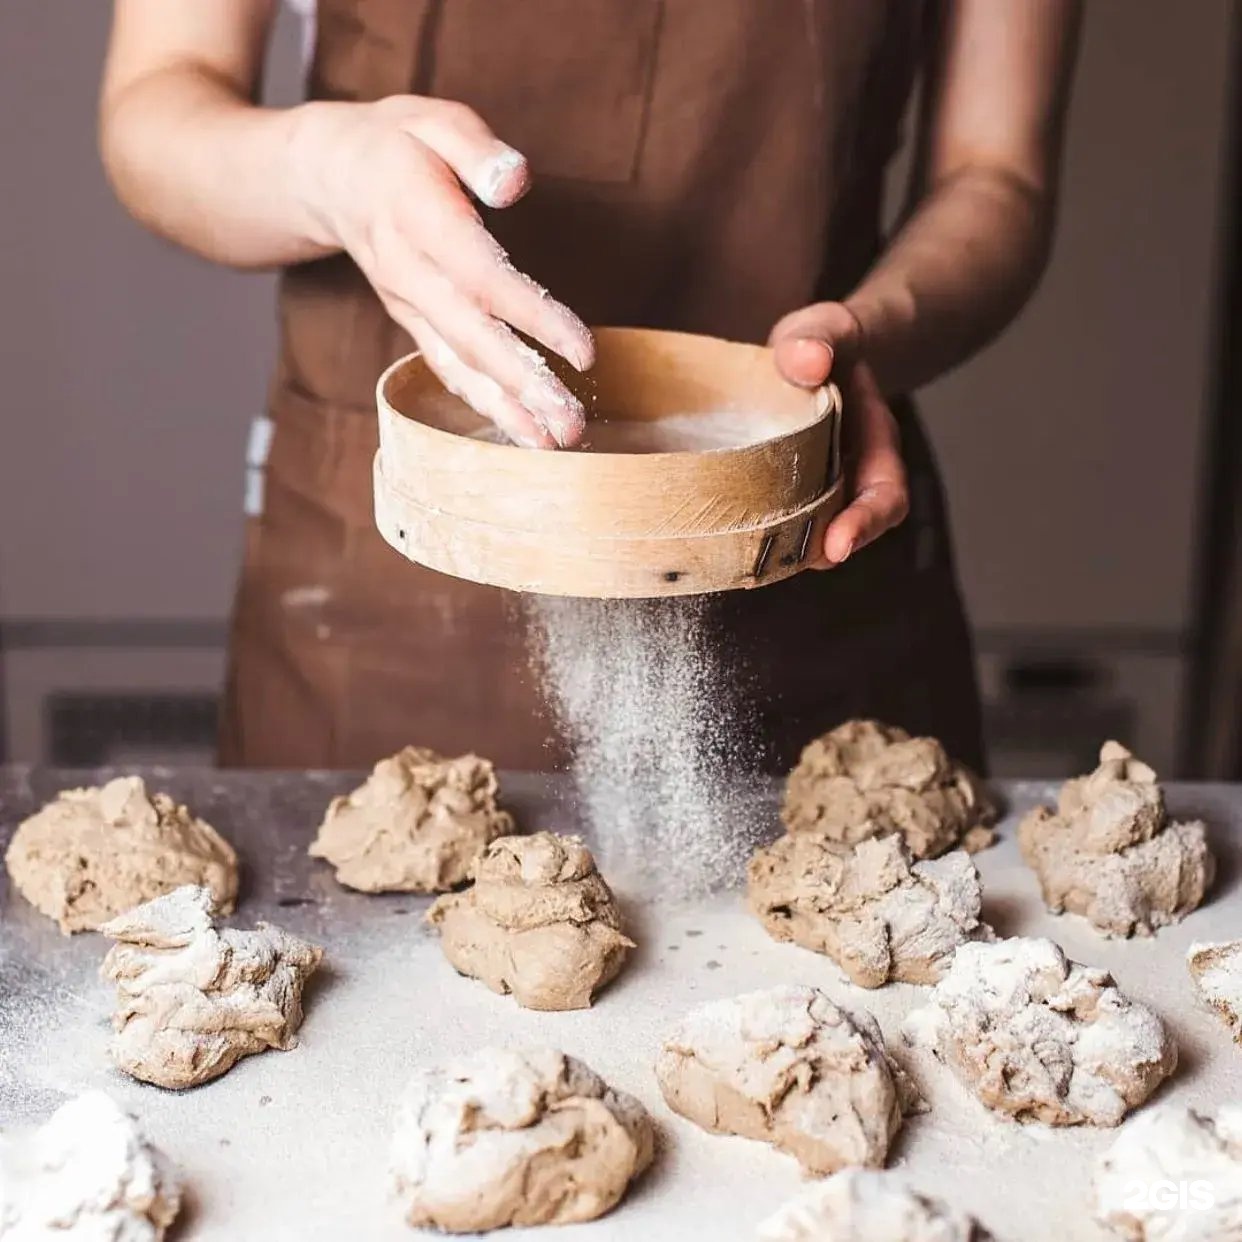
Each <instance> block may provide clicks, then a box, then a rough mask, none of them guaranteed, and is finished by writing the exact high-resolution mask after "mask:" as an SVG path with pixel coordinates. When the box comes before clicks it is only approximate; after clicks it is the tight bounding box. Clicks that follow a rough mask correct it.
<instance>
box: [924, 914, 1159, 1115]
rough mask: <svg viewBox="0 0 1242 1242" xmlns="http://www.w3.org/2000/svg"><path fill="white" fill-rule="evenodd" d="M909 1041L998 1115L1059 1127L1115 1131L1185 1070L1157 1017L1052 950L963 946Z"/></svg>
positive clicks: (1040, 945) (1032, 945)
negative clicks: (1166, 1081)
mask: <svg viewBox="0 0 1242 1242" xmlns="http://www.w3.org/2000/svg"><path fill="white" fill-rule="evenodd" d="M904 1034H905V1036H906V1039H907V1041H908V1042H911V1043H916V1044H921V1045H923V1046H925V1047H928V1048H930V1049H931V1050H932V1051H933V1052H934V1053H935V1055H936V1056H937V1058H939V1059H940V1060H941V1061H943V1062H944V1063H945V1064H946V1065H948V1066H949V1068H950V1069H951V1070H952V1071H953V1073H954V1074H955V1075H956V1076H957V1077H958V1079H960V1080H961V1082H962V1083H963V1084H964V1085H965V1086H966V1087H967V1088H969V1089H970V1090H971V1091H973V1092H974V1094H975V1095H976V1096H978V1098H979V1099H980V1100H981V1101H982V1102H983V1103H984V1104H986V1105H987V1106H988V1107H989V1108H992V1109H995V1110H996V1111H997V1112H1000V1113H1008V1114H1010V1115H1011V1116H1013V1117H1015V1118H1017V1119H1018V1120H1019V1121H1031V1120H1035V1121H1045V1122H1047V1123H1048V1124H1050V1125H1054V1126H1074V1125H1082V1124H1087V1125H1096V1126H1115V1125H1116V1124H1117V1123H1118V1122H1119V1121H1120V1120H1121V1119H1122V1117H1123V1116H1125V1113H1126V1110H1127V1109H1131V1108H1135V1107H1137V1106H1138V1105H1139V1104H1141V1103H1142V1102H1143V1101H1144V1100H1145V1099H1147V1097H1148V1096H1149V1095H1151V1093H1152V1092H1153V1091H1154V1090H1155V1089H1156V1087H1157V1086H1158V1085H1159V1084H1160V1083H1161V1082H1162V1081H1163V1080H1164V1079H1165V1078H1167V1077H1168V1076H1169V1074H1171V1073H1172V1072H1173V1070H1174V1068H1175V1067H1176V1065H1177V1045H1176V1044H1175V1043H1174V1042H1173V1038H1172V1036H1171V1035H1170V1034H1169V1033H1168V1031H1166V1030H1165V1027H1164V1023H1162V1022H1161V1021H1160V1019H1159V1018H1158V1017H1157V1016H1156V1014H1154V1013H1153V1012H1152V1011H1151V1010H1150V1009H1148V1008H1146V1006H1144V1005H1140V1004H1138V1003H1137V1002H1134V1001H1131V1000H1128V999H1127V998H1126V997H1124V996H1122V994H1121V993H1120V992H1118V991H1117V988H1116V987H1115V986H1114V984H1113V981H1112V979H1111V977H1110V976H1109V975H1108V973H1107V972H1106V971H1103V970H1096V969H1094V968H1092V967H1089V966H1081V965H1079V964H1078V963H1077V962H1071V961H1069V960H1068V959H1067V958H1066V956H1065V954H1064V953H1062V952H1061V950H1060V948H1058V946H1057V945H1055V944H1053V942H1052V941H1051V940H1042V939H1027V938H1024V937H1015V938H1013V939H1011V940H998V941H995V942H994V943H991V944H984V943H978V942H974V943H971V944H964V945H962V947H961V948H960V949H958V951H957V953H956V954H955V955H954V958H953V964H952V965H951V966H950V967H949V970H948V973H947V974H946V975H945V977H944V978H943V979H942V980H941V981H940V982H939V983H938V984H937V985H936V987H935V990H934V991H933V992H932V994H931V1002H930V1003H929V1004H928V1005H927V1006H926V1007H924V1008H922V1009H918V1010H916V1011H915V1012H914V1013H912V1014H911V1015H910V1017H909V1018H908V1019H907V1020H906V1026H905V1028H904Z"/></svg>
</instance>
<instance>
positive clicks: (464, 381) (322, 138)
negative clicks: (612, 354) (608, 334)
mask: <svg viewBox="0 0 1242 1242" xmlns="http://www.w3.org/2000/svg"><path fill="white" fill-rule="evenodd" d="M290 153H291V157H292V161H293V168H294V177H295V180H296V183H297V193H298V197H299V199H300V201H301V202H302V204H303V206H304V208H305V210H306V212H307V216H308V221H309V223H308V228H309V229H310V231H311V232H312V234H313V235H314V240H315V241H316V242H317V243H319V244H321V245H324V246H327V247H333V248H336V247H340V248H341V249H344V250H345V251H347V252H348V253H349V254H350V255H351V256H352V258H353V259H354V261H355V262H356V263H357V264H358V266H359V268H361V269H362V272H363V274H364V275H365V276H366V278H367V279H368V280H369V281H370V282H371V284H372V285H373V286H374V288H375V291H376V292H377V293H378V294H379V296H380V299H381V300H382V301H383V303H384V306H385V307H386V309H387V310H388V313H389V314H390V315H391V316H392V317H393V319H394V320H396V322H397V323H398V324H400V326H401V327H403V328H404V329H405V330H406V331H407V332H408V333H409V334H410V335H411V336H412V337H413V338H414V341H415V343H416V344H417V345H418V347H419V349H420V350H421V351H422V353H423V356H424V358H425V359H426V361H427V365H428V366H430V367H431V369H432V370H433V371H434V372H435V373H436V374H437V375H438V376H439V378H440V379H441V380H442V381H443V383H444V384H445V386H446V387H447V388H448V389H449V390H450V391H451V392H454V393H456V394H457V395H458V396H459V397H461V398H462V399H463V400H465V401H467V402H468V403H469V404H470V405H471V406H473V407H474V408H475V409H476V410H477V411H478V412H479V413H480V414H482V415H484V416H485V417H486V418H489V419H491V421H492V422H494V423H495V424H496V426H497V427H499V428H500V429H501V430H502V431H504V432H505V433H506V434H507V435H508V436H509V437H510V439H512V440H513V441H515V442H516V443H518V444H522V445H525V446H527V447H532V448H550V447H555V446H557V445H561V446H565V445H571V444H574V443H576V442H577V441H578V440H579V439H580V438H581V436H582V432H583V428H584V425H585V416H584V413H583V408H582V403H581V402H580V401H579V400H578V399H577V398H576V397H574V396H573V395H572V394H571V393H570V391H569V389H568V388H566V387H565V385H564V384H563V383H562V382H561V381H560V380H559V379H558V378H557V377H556V376H555V375H554V374H553V373H552V371H551V370H550V369H549V367H548V365H547V363H546V362H545V361H544V359H543V358H542V356H541V355H540V354H539V353H538V352H537V351H536V350H534V349H531V348H530V347H529V346H528V345H526V344H525V343H524V342H523V341H522V340H521V339H520V338H519V337H518V336H517V334H516V333H515V332H514V331H513V329H514V328H517V329H520V330H521V331H522V332H524V333H525V334H526V335H527V336H529V337H531V338H533V339H534V340H537V341H539V342H541V343H542V344H543V345H545V346H547V348H548V349H551V350H555V352H556V353H558V354H560V355H561V357H563V358H565V359H566V360H568V361H569V362H570V363H572V364H573V365H574V366H575V367H577V368H578V369H579V370H581V371H585V370H587V369H588V368H589V367H590V366H591V365H592V364H593V362H594V360H595V342H594V340H593V339H592V337H591V333H590V331H589V330H588V329H587V327H586V325H585V324H583V323H582V321H581V320H580V319H579V318H578V317H577V316H576V315H575V314H573V312H572V311H570V310H569V309H568V308H567V307H565V306H562V305H561V304H560V303H559V302H556V301H554V300H553V299H552V298H551V297H549V296H548V294H547V291H546V290H544V289H542V288H540V287H539V286H538V285H537V284H536V283H535V282H534V281H533V280H531V279H530V278H529V277H528V276H525V275H524V274H522V273H521V272H518V271H516V270H515V269H514V268H513V266H512V264H511V263H510V262H509V259H508V256H507V255H506V254H505V252H504V250H503V249H502V248H501V247H500V245H499V244H498V243H497V242H496V240H495V239H494V238H493V237H492V235H491V234H490V233H489V232H488V231H487V229H486V227H485V226H484V224H483V221H482V219H481V218H480V215H479V213H478V211H477V210H476V209H475V205H474V202H473V201H472V200H471V195H473V197H474V199H477V200H478V201H479V202H481V203H483V204H485V205H486V206H488V207H508V206H511V205H512V204H513V203H515V202H517V201H518V199H520V198H521V197H522V195H523V194H525V193H526V191H527V189H528V188H529V186H530V171H529V169H528V168H527V164H526V160H525V158H524V157H523V156H522V155H521V153H520V152H518V151H515V150H514V149H513V148H512V147H509V146H507V145H506V144H505V143H503V142H501V141H500V139H498V138H497V137H496V136H495V135H494V134H493V133H492V132H491V130H489V129H488V127H487V126H486V125H485V124H484V123H483V121H482V120H481V119H480V118H479V117H478V116H477V115H476V114H475V113H474V112H473V111H472V110H471V109H470V108H468V107H466V106H465V105H464V104H457V103H449V102H446V101H443V100H437V99H422V98H418V97H415V96H409V95H401V96H394V97H392V98H389V99H383V100H380V101H379V102H377V103H361V104H359V103H313V104H308V105H306V106H305V108H304V110H303V115H302V117H301V120H300V123H299V127H298V129H297V131H296V134H295V137H294V140H293V142H292V144H291V147H290Z"/></svg>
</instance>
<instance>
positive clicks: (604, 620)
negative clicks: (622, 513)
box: [527, 596, 762, 896]
mask: <svg viewBox="0 0 1242 1242" xmlns="http://www.w3.org/2000/svg"><path fill="white" fill-rule="evenodd" d="M527 607H528V612H529V617H530V622H531V624H530V634H531V639H532V644H533V646H534V651H533V653H532V654H533V656H534V660H535V664H536V668H537V671H538V673H539V675H540V677H541V680H542V681H543V685H544V689H545V693H546V694H547V696H548V699H549V702H550V703H551V705H552V708H553V710H554V711H555V713H556V716H557V718H558V722H559V724H560V726H561V730H562V732H563V733H564V735H565V738H566V740H567V742H568V744H569V746H570V748H571V750H572V754H573V764H572V771H573V777H574V782H575V786H576V790H577V797H578V804H579V807H578V809H579V814H580V818H581V819H582V821H583V825H584V827H586V828H587V829H588V831H589V834H590V836H591V839H592V844H593V846H594V847H595V849H596V852H597V854H598V855H599V856H600V858H601V861H602V862H603V863H604V864H605V866H607V867H609V868H613V869H616V870H617V871H619V872H628V873H631V874H641V875H642V877H643V879H644V883H645V885H646V887H647V888H648V889H649V890H651V891H652V892H653V895H655V896H692V895H695V894H697V893H701V892H703V891H706V890H708V889H711V888H713V887H716V886H718V885H720V884H724V883H732V882H735V881H737V880H738V879H739V878H740V876H741V874H742V872H743V870H744V868H745V864H746V859H747V857H748V856H749V853H750V851H751V849H752V848H753V847H754V845H755V844H756V838H757V837H758V836H759V835H760V829H761V828H762V824H761V823H760V822H759V816H758V814H757V812H756V807H755V805H754V788H755V785H754V777H755V771H756V769H757V768H758V753H759V749H758V746H757V744H755V742H754V739H753V730H752V727H751V722H750V721H749V719H748V718H747V716H746V713H745V712H744V711H743V710H742V708H741V701H740V699H741V696H740V694H739V692H738V685H737V682H738V675H737V673H736V671H734V670H730V669H727V668H726V666H725V665H724V663H723V661H722V657H721V655H720V654H719V650H718V646H717V643H716V641H715V640H714V638H713V634H712V626H711V607H710V601H709V600H708V598H706V597H702V596H684V597H674V598H668V599H650V600H631V599H623V600H587V599H559V598H552V597H547V596H533V597H531V598H530V599H529V600H528V602H527Z"/></svg>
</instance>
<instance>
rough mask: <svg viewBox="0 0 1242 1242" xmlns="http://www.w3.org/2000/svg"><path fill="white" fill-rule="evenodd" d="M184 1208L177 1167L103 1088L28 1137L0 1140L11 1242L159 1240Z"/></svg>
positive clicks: (3, 1215) (2, 1223)
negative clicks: (46, 1240) (171, 1163)
mask: <svg viewBox="0 0 1242 1242" xmlns="http://www.w3.org/2000/svg"><path fill="white" fill-rule="evenodd" d="M180 1207H181V1186H180V1183H179V1181H178V1178H177V1175H176V1173H175V1172H174V1171H173V1169H172V1166H171V1165H170V1164H169V1163H168V1162H167V1161H166V1160H165V1159H164V1157H163V1155H162V1154H161V1153H160V1152H159V1151H157V1150H156V1149H155V1148H154V1147H152V1146H151V1145H150V1144H149V1143H148V1142H147V1141H146V1139H145V1137H144V1136H143V1133H142V1131H141V1129H140V1128H139V1126H138V1123H137V1122H136V1121H135V1120H134V1119H133V1118H132V1117H131V1116H129V1114H128V1113H126V1112H124V1111H123V1110H122V1109H121V1108H119V1107H118V1106H117V1105H116V1104H115V1103H114V1102H113V1101H112V1100H111V1099H110V1098H109V1097H108V1096H106V1095H104V1093H103V1092H101V1091H90V1092H87V1093H86V1094H84V1095H81V1096H79V1097H78V1098H77V1099H74V1100H70V1101H68V1102H67V1103H65V1104H62V1105H61V1106H60V1108H58V1109H57V1110H56V1111H55V1112H54V1113H53V1114H52V1116H51V1117H50V1118H49V1119H48V1121H47V1122H46V1123H45V1124H44V1125H42V1126H40V1127H39V1128H38V1129H37V1130H35V1131H34V1132H33V1133H32V1134H30V1135H28V1136H22V1135H20V1134H19V1135H13V1136H10V1135H8V1134H6V1135H4V1136H3V1137H0V1237H3V1238H4V1239H5V1240H6V1242H40V1240H41V1239H48V1238H53V1237H55V1238H63V1239H64V1240H65V1242H74V1240H75V1239H80V1240H81V1242H103V1240H105V1239H106V1240H107V1242H160V1239H162V1238H163V1237H164V1231H165V1230H166V1229H167V1228H168V1226H169V1225H171V1224H172V1222H173V1220H174V1219H175V1218H176V1215H177V1212H178V1211H179V1209H180Z"/></svg>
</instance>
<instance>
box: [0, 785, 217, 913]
mask: <svg viewBox="0 0 1242 1242" xmlns="http://www.w3.org/2000/svg"><path fill="white" fill-rule="evenodd" d="M5 862H6V863H7V864H8V868H9V875H10V876H12V878H13V883H14V885H15V886H16V887H17V890H18V892H20V893H21V894H22V896H23V897H25V898H26V900H27V901H29V902H30V903H31V905H33V906H34V907H35V908H36V909H38V910H40V911H42V913H44V914H46V915H47V916H48V917H49V918H53V919H55V920H56V921H57V923H59V924H60V930H61V931H63V932H78V931H94V930H95V929H96V928H98V926H99V925H100V924H101V923H105V922H107V921H108V919H110V918H112V917H113V916H115V915H117V914H121V913H123V912H124V911H125V910H130V909H132V908H133V907H134V906H136V905H138V904H139V903H140V902H143V901H148V900H150V899H151V898H152V897H158V896H159V895H160V894H161V893H167V892H171V891H172V890H173V889H174V888H177V887H179V886H180V885H182V884H202V885H204V886H206V887H207V888H209V889H211V891H212V894H213V895H214V897H215V900H216V904H217V905H218V906H219V908H220V909H221V910H222V911H223V912H224V913H226V914H227V913H229V912H230V911H231V910H232V909H233V902H234V901H235V900H236V898H237V855H236V853H234V851H233V847H232V846H231V845H230V844H229V843H228V842H227V841H226V840H225V839H224V838H223V837H222V836H221V835H220V834H219V833H218V832H217V831H216V830H215V829H214V828H212V827H211V825H210V824H205V823H204V822H203V821H202V820H201V819H195V817H194V816H193V815H191V814H190V812H189V811H188V810H187V809H186V808H185V807H184V806H179V805H178V804H177V803H176V802H174V801H173V800H172V799H171V798H170V797H169V796H168V795H167V794H162V793H157V794H150V795H149V794H148V793H147V787H146V785H145V784H143V782H142V779H141V778H140V777H137V776H123V777H118V778H117V779H116V780H114V781H109V782H108V783H107V784H106V785H104V786H103V787H102V788H101V789H94V788H93V789H66V790H65V791H64V792H63V793H61V794H60V795H59V796H58V797H57V798H56V800H55V801H54V802H49V803H48V804H47V806H45V807H44V808H43V809H42V810H41V811H39V812H38V814H37V815H32V816H31V817H30V818H29V819H28V820H26V822H25V823H23V824H22V825H21V826H20V827H19V828H18V830H17V832H16V833H15V834H14V836H13V840H12V842H11V843H10V844H9V850H8V854H7V855H6V857H5Z"/></svg>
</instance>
